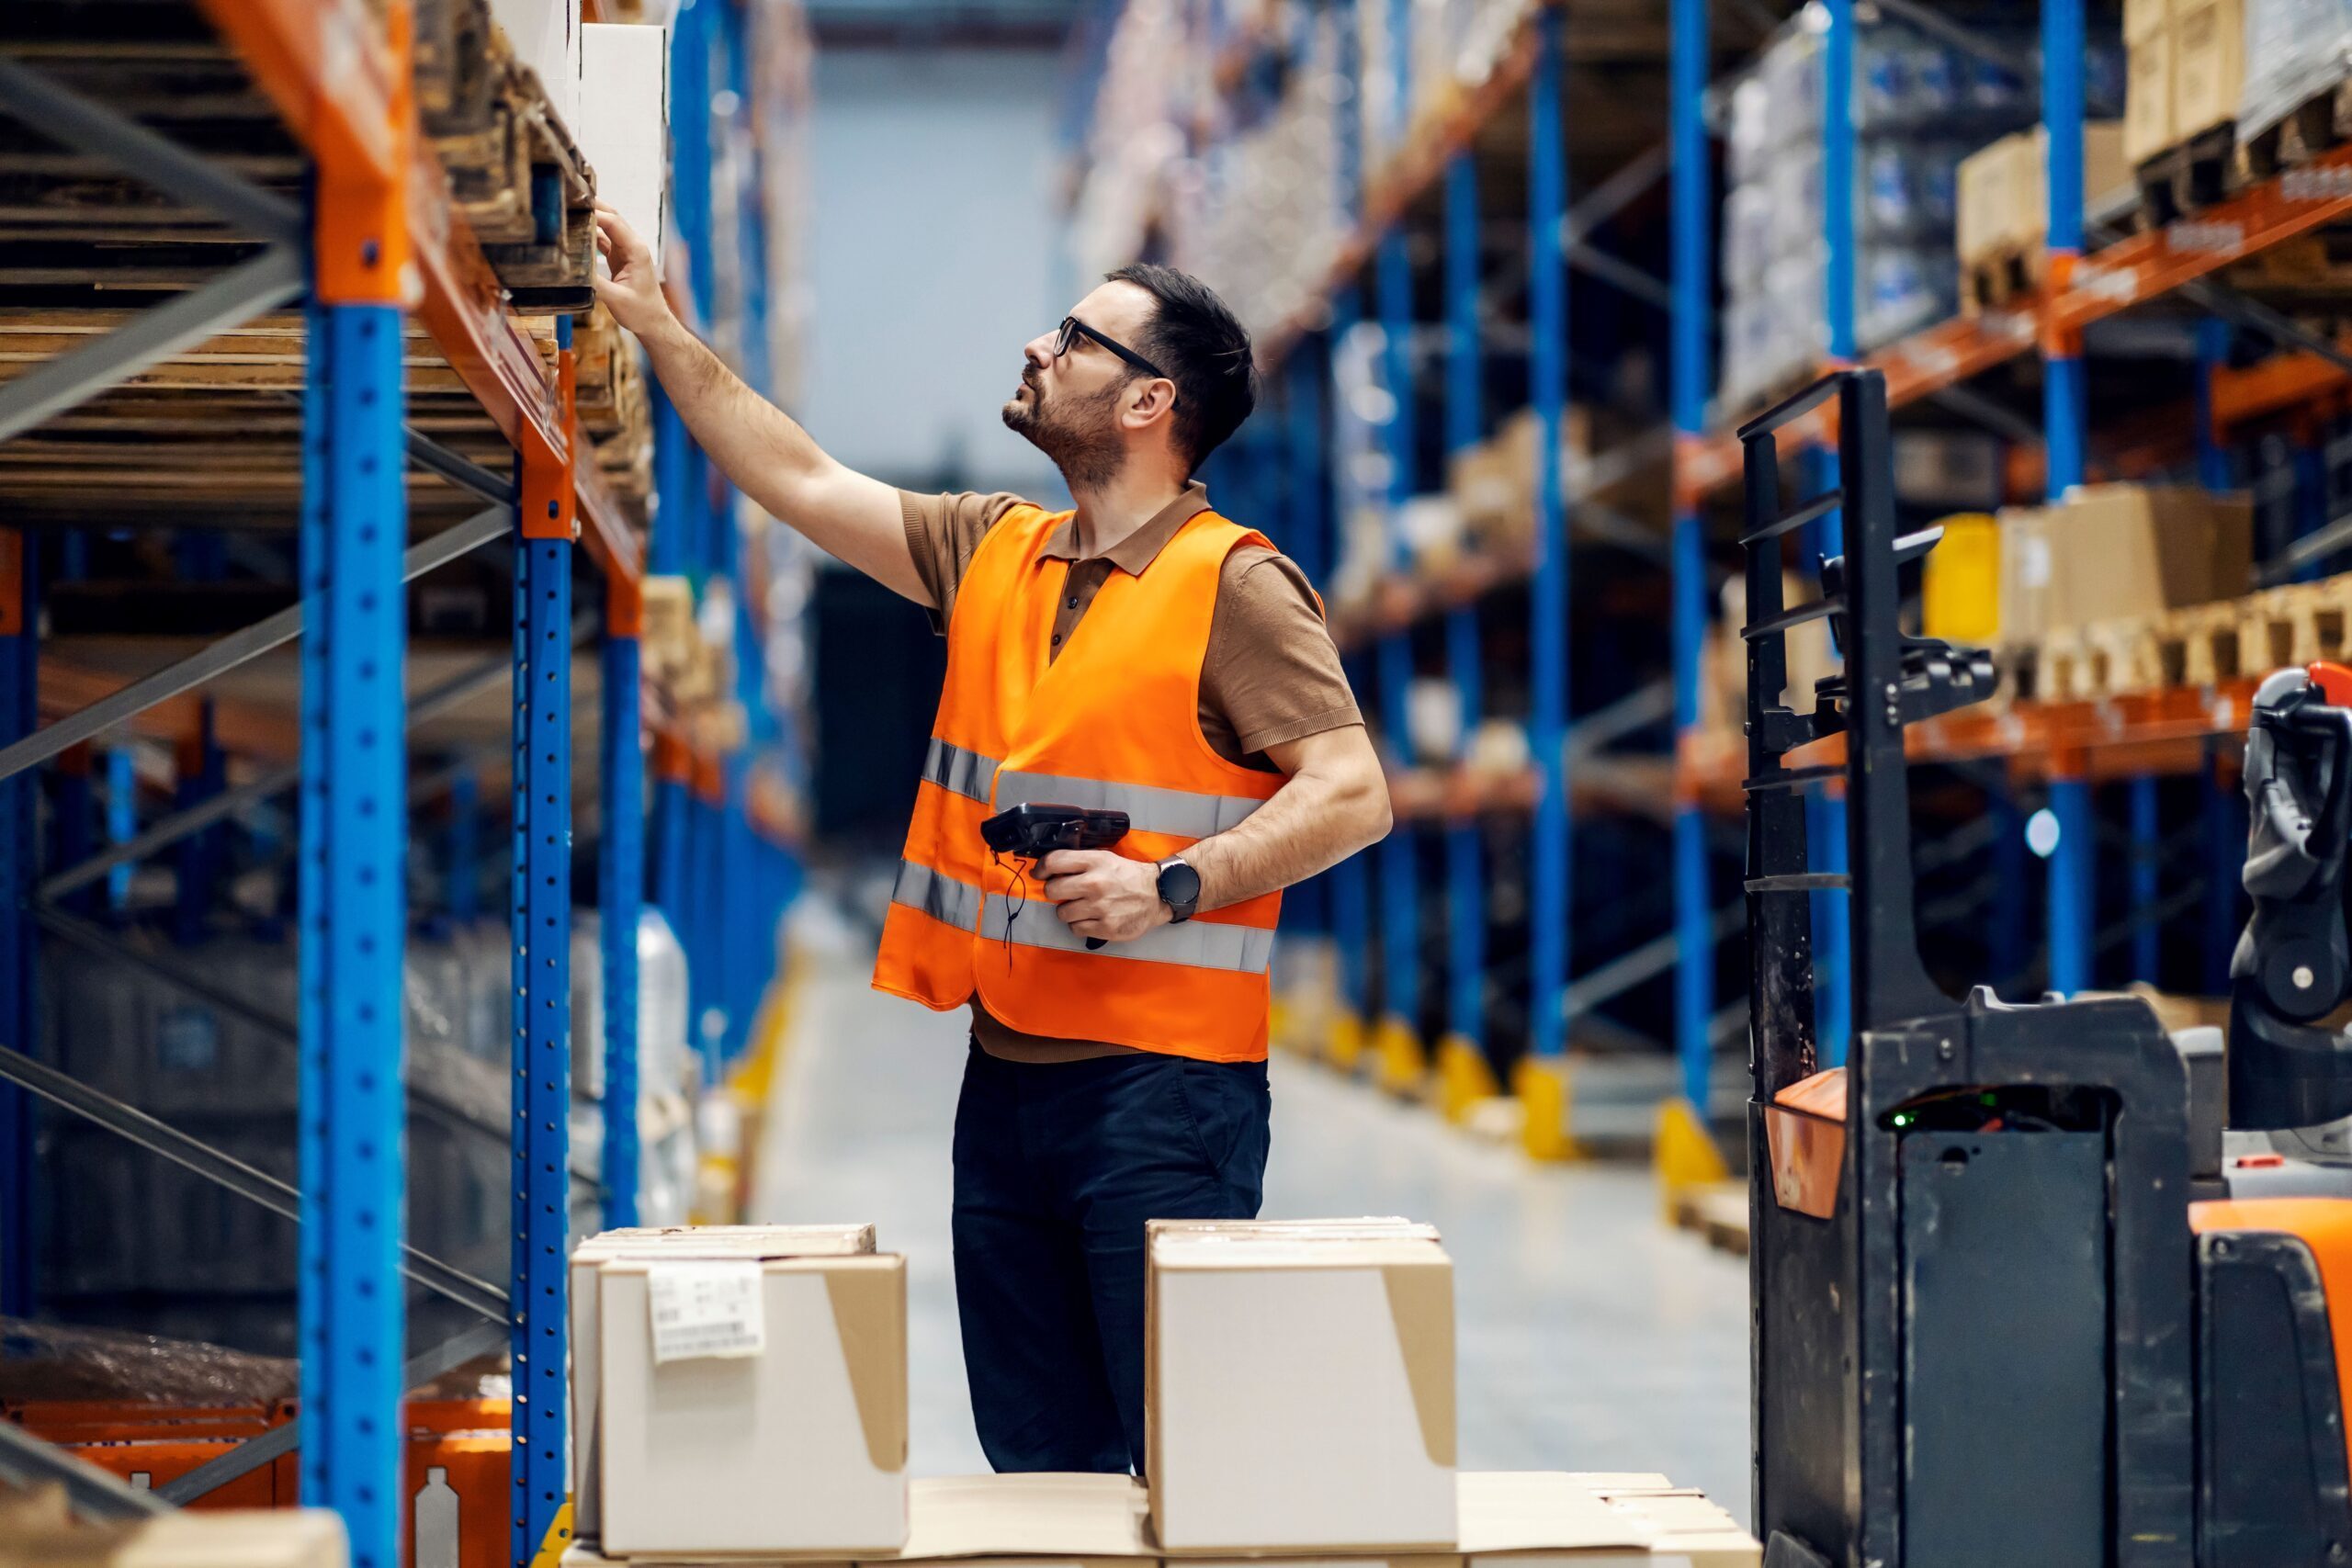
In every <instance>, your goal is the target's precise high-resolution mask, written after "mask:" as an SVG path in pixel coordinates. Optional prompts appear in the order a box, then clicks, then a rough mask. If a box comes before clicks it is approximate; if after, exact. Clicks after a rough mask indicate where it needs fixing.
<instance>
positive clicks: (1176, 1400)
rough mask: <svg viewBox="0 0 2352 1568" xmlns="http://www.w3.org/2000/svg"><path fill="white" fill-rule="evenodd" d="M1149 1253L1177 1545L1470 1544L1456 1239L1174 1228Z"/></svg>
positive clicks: (1157, 1442) (1152, 1418) (1160, 1407)
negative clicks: (1459, 1411)
mask: <svg viewBox="0 0 2352 1568" xmlns="http://www.w3.org/2000/svg"><path fill="white" fill-rule="evenodd" d="M1149 1256H1150V1267H1149V1270H1148V1279H1147V1281H1146V1297H1145V1371H1144V1383H1145V1387H1144V1404H1145V1421H1146V1426H1147V1432H1148V1437H1147V1441H1148V1450H1149V1456H1150V1463H1149V1467H1148V1468H1149V1472H1150V1475H1151V1482H1152V1489H1151V1506H1152V1523H1153V1526H1154V1529H1155V1531H1156V1534H1157V1537H1158V1540H1159V1547H1160V1549H1161V1551H1164V1552H1166V1553H1169V1554H1170V1555H1177V1554H1183V1555H1210V1556H1217V1555H1228V1556H1267V1555H1292V1556H1295V1555H1299V1554H1301V1553H1304V1552H1317V1553H1326V1554H1328V1553H1331V1552H1341V1551H1344V1552H1349V1553H1353V1554H1359V1555H1385V1554H1388V1553H1391V1552H1396V1551H1436V1552H1450V1551H1453V1550H1454V1541H1455V1502H1454V1401H1453V1354H1454V1348H1453V1260H1452V1259H1451V1258H1448V1257H1447V1256H1446V1254H1445V1249H1444V1248H1443V1247H1440V1246H1438V1245H1437V1243H1435V1242H1434V1241H1430V1240H1426V1239H1419V1238H1411V1237H1399V1236H1386V1237H1317V1236H1314V1235H1292V1236H1287V1237H1285V1236H1281V1235H1254V1236H1250V1235H1232V1234H1223V1235H1220V1234H1216V1233H1205V1234H1204V1233H1199V1232H1193V1233H1186V1232H1182V1231H1167V1232H1163V1233H1162V1234H1160V1235H1156V1236H1153V1237H1152V1238H1151V1241H1150V1252H1149Z"/></svg>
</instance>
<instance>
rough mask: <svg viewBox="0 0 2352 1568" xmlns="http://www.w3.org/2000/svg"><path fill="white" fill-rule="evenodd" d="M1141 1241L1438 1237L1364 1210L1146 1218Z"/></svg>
mask: <svg viewBox="0 0 2352 1568" xmlns="http://www.w3.org/2000/svg"><path fill="white" fill-rule="evenodd" d="M1143 1235H1144V1244H1145V1245H1146V1246H1147V1247H1148V1246H1149V1245H1150V1244H1151V1242H1152V1241H1153V1239H1154V1238H1156V1237H1159V1236H1163V1235H1175V1236H1193V1235H1222V1236H1235V1237H1245V1238H1255V1239H1261V1240H1262V1239H1273V1240H1278V1241H1281V1240H1295V1239H1298V1238H1300V1237H1308V1238H1313V1239H1316V1240H1323V1241H1331V1240H1340V1241H1349V1240H1356V1239H1359V1238H1363V1239H1373V1238H1380V1237H1394V1238H1396V1239H1398V1240H1404V1241H1439V1240H1442V1239H1443V1238H1442V1237H1441V1236H1440V1235H1438V1231H1437V1227H1436V1226H1435V1225H1431V1224H1422V1223H1421V1222H1420V1221H1419V1220H1408V1219H1407V1218H1405V1217H1404V1216H1403V1215H1401V1214H1363V1215H1358V1216H1356V1217H1354V1218H1352V1219H1329V1220H1146V1221H1145V1222H1144V1223H1143Z"/></svg>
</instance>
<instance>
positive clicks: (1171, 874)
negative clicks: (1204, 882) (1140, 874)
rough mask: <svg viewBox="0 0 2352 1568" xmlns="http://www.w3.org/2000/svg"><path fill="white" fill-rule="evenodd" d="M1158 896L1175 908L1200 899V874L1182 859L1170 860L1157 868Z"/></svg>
mask: <svg viewBox="0 0 2352 1568" xmlns="http://www.w3.org/2000/svg"><path fill="white" fill-rule="evenodd" d="M1159 897H1161V898H1162V899H1164V900H1166V901H1167V903H1168V904H1169V905H1170V906H1171V907H1173V908H1182V907H1184V906H1185V905H1187V904H1194V903H1198V902H1199V901H1200V897H1201V874H1200V873H1199V872H1197V871H1194V870H1193V868H1192V867H1191V866H1189V865H1186V864H1185V863H1183V862H1182V861H1171V862H1170V863H1168V864H1166V865H1163V866H1161V867H1160V868H1159Z"/></svg>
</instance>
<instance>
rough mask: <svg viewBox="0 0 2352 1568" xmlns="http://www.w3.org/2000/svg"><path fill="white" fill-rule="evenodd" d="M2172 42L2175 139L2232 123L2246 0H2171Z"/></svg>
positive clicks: (2241, 71) (2240, 81)
mask: <svg viewBox="0 0 2352 1568" xmlns="http://www.w3.org/2000/svg"><path fill="white" fill-rule="evenodd" d="M2172 39H2173V57H2172V84H2173V85H2172V92H2173V136H2174V139H2175V140H2176V141H2188V140H2189V139H2190V138H2192V137H2196V136H2201V135H2203V134H2204V133H2205V132H2207V131H2209V130H2213V129H2214V128H2215V127H2217V126H2223V125H2229V124H2231V123H2233V122H2234V121H2235V120H2236V118H2237V116H2238V95H2239V93H2240V92H2241V90H2243V89H2244V87H2245V0H2173V3H2172Z"/></svg>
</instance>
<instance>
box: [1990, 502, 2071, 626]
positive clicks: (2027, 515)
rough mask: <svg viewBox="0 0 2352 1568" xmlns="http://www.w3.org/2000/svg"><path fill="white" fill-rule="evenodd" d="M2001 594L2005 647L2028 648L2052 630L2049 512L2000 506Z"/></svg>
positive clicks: (1999, 621) (1998, 619)
mask: <svg viewBox="0 0 2352 1568" xmlns="http://www.w3.org/2000/svg"><path fill="white" fill-rule="evenodd" d="M1998 522H1999V523H2000V525H2001V578H2000V581H2001V592H2000V604H1999V609H1998V614H1997V615H1996V634H1995V636H1996V640H1997V642H1998V643H1999V645H2000V646H2001V647H2003V648H2030V647H2032V646H2033V645H2034V644H2036V643H2038V642H2040V641H2041V638H2042V635H2043V634H2044V633H2045V632H2047V631H2048V630H2049V629H2050V613H2051V581H2052V577H2053V576H2054V574H2055V571H2056V568H2055V566H2054V564H2053V562H2052V557H2051V551H2050V523H2049V516H2048V513H2045V512H2044V511H2043V510H2042V509H2041V507H2038V506H2010V507H2005V508H2003V509H2002V511H2001V513H2000V516H1999V518H1998Z"/></svg>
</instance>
